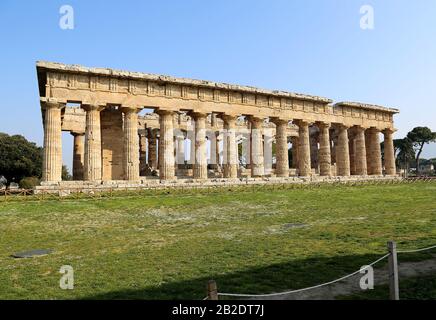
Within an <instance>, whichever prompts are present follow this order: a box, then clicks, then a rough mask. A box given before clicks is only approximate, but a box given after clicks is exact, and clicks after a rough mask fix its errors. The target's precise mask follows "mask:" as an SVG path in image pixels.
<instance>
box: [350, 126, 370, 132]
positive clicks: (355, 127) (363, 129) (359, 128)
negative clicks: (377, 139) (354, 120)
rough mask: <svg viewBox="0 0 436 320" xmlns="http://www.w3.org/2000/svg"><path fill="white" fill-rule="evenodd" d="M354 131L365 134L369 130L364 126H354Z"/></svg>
mask: <svg viewBox="0 0 436 320" xmlns="http://www.w3.org/2000/svg"><path fill="white" fill-rule="evenodd" d="M353 129H354V130H355V131H356V132H357V133H361V132H362V131H363V132H365V131H366V130H367V128H365V127H362V126H354V127H353Z"/></svg>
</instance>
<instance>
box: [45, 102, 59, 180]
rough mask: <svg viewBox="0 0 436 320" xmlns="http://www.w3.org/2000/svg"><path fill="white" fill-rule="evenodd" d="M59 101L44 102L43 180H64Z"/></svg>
mask: <svg viewBox="0 0 436 320" xmlns="http://www.w3.org/2000/svg"><path fill="white" fill-rule="evenodd" d="M62 107H63V105H62V104H59V103H57V102H51V101H47V102H43V103H42V108H43V110H44V153H43V160H42V180H43V181H53V182H57V181H61V180H62V124H61V109H62Z"/></svg>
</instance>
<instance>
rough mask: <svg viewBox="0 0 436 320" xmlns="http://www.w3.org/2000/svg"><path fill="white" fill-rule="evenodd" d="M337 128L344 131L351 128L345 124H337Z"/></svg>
mask: <svg viewBox="0 0 436 320" xmlns="http://www.w3.org/2000/svg"><path fill="white" fill-rule="evenodd" d="M335 127H336V128H338V129H344V130H347V129H350V126H348V125H346V124H344V123H335Z"/></svg>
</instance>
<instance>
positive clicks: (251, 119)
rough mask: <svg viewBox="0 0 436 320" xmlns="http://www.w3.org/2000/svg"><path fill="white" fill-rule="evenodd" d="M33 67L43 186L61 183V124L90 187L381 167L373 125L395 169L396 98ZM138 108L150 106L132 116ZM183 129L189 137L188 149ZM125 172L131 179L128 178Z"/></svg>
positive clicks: (266, 179) (264, 179) (360, 172)
mask: <svg viewBox="0 0 436 320" xmlns="http://www.w3.org/2000/svg"><path fill="white" fill-rule="evenodd" d="M37 71H38V79H39V81H40V83H39V88H40V99H41V106H42V110H43V115H44V117H43V119H44V161H43V180H44V182H43V183H44V184H45V183H47V185H46V186H47V187H49V188H54V189H56V188H59V187H60V185H59V184H57V183H60V181H61V171H62V156H61V155H62V150H61V145H62V142H61V130H64V131H70V132H71V133H72V134H74V136H75V143H74V164H73V168H74V170H73V171H74V172H73V175H74V179H77V180H79V179H84V180H87V181H88V182H89V183H95V184H90V186H91V188H105V184H104V183H106V182H109V183H111V184H110V186H111V187H112V186H117V187H118V186H124V187H126V188H135V187H137V186H138V182H140V181H146V183H147V184H148V183H154V184H155V183H163V184H166V183H167V182H166V181H168V185H170V186H171V185H175V184H177V183H176V182H175V181H174V180H175V178H176V173H177V175H179V177H180V178H182V177H190V178H192V179H194V180H193V183H194V184H195V183H201V184H209V183H216V182H215V181H212V180H207V178H208V176H210V177H211V178H214V177H224V179H225V180H226V181H230V180H232V181H231V183H234V182H235V181H236V180H237V179H238V177H243V178H244V179H254V180H244V181H245V182H241V183H259V182H261V183H273V181H275V180H274V179H276V178H279V179H288V177H289V174H291V175H295V174H298V175H300V177H301V178H299V180H298V181H299V182H301V181H303V182H306V181H313V179H315V177H316V176H317V175H318V174H319V175H320V176H322V177H323V178H322V179H327V181H330V180H328V179H329V177H330V176H334V175H339V176H340V177H341V179H347V178H346V177H348V176H350V175H351V176H352V177H358V178H361V177H362V176H365V175H366V174H370V175H375V176H379V175H382V173H383V170H382V169H383V166H382V163H381V152H380V143H379V142H380V141H379V133H380V132H383V133H384V137H385V158H384V159H385V161H384V169H385V173H386V175H395V174H396V172H395V171H396V170H395V157H394V150H393V137H392V134H393V132H394V131H395V130H394V126H393V115H394V114H396V113H398V110H397V109H394V108H386V107H381V106H377V105H369V104H363V103H357V102H340V103H337V104H334V105H332V104H331V102H332V101H331V100H330V99H326V98H322V97H316V96H311V95H302V94H295V93H288V92H282V91H270V90H263V89H258V88H253V87H247V86H239V85H229V84H222V83H214V82H210V81H200V80H190V79H182V78H173V77H167V76H158V75H150V74H142V73H135V72H125V71H116V70H111V69H98V68H97V69H95V68H85V67H80V66H69V65H63V64H56V63H47V62H38V63H37ZM71 102H72V103H73V105H74V106H71ZM144 108H148V109H153V110H154V113H149V114H145V115H142V116H138V112H139V111H140V110H141V109H144ZM268 120H269V121H268ZM290 121H292V124H291V125H289V122H290ZM330 126H331V127H332V128H336V130H333V129H329V128H330ZM348 128H350V129H348ZM83 134H84V135H85V136H84V138H83ZM139 137H141V138H139ZM185 139H189V140H191V143H190V146H191V147H190V149H191V150H190V151H188V150H185ZM274 141H275V143H276V148H275V150H276V153H275V158H274V156H273V154H272V150H273V143H274ZM288 141H291V142H292V159H293V160H292V167H293V168H295V169H292V170H290V169H289V160H288ZM239 143H241V144H242V150H241V151H242V156H241V159H240V158H239V151H238V144H239ZM208 144H209V150H210V156H208V154H207V151H208V147H207V145H208ZM220 149H222V151H221V152H220ZM189 152H190V153H191V156H190V161H189V164H188V165H185V154H188V153H189ZM221 156H222V162H223V169H224V170H223V172H221ZM208 157H209V159H208ZM273 159H275V163H273ZM208 161H209V164H208ZM239 163H241V166H240V167H239ZM238 167H239V168H238ZM176 170H177V171H176ZM144 175H146V176H144ZM156 175H159V179H158V178H156V177H154V176H156ZM344 177H345V178H344ZM144 179H145V180H144ZM289 179H294V178H289ZM123 180H126V181H129V182H130V183H132V182H134V183H133V184H131V185H129V186H127V185H126V184H125V183H124V184H123V183H122V182H120V181H123ZM102 181H103V183H102ZM112 182H114V184H112ZM139 185H141V184H139ZM79 187H80V186H79Z"/></svg>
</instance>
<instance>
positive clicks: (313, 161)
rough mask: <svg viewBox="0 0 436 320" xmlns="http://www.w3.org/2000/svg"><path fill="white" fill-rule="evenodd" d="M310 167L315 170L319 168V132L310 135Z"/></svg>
mask: <svg viewBox="0 0 436 320" xmlns="http://www.w3.org/2000/svg"><path fill="white" fill-rule="evenodd" d="M309 134H310V166H311V167H312V168H314V169H317V168H318V166H319V162H318V152H319V151H318V132H316V131H315V132H312V133H310V128H309Z"/></svg>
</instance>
